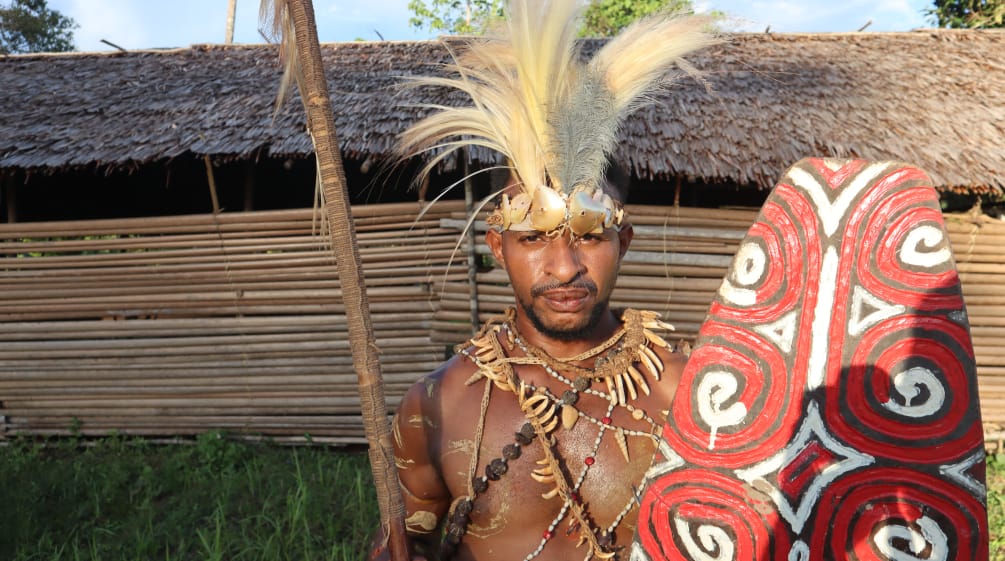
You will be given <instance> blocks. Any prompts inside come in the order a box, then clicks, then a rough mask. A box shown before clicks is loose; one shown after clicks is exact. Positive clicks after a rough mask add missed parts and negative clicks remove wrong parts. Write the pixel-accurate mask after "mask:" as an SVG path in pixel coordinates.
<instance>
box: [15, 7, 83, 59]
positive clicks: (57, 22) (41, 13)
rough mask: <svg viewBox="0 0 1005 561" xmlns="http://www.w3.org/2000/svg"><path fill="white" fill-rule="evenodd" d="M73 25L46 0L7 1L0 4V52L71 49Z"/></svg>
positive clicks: (73, 23) (75, 24)
mask: <svg viewBox="0 0 1005 561" xmlns="http://www.w3.org/2000/svg"><path fill="white" fill-rule="evenodd" d="M76 27H77V23H76V22H75V21H73V19H72V18H70V17H67V16H64V15H63V14H61V13H59V12H57V11H56V10H50V9H49V5H48V3H47V1H46V0H11V1H10V2H7V3H4V4H0V54H16V53H43V52H65V51H72V50H74V49H75V47H74V45H73V30H74V29H75V28H76Z"/></svg>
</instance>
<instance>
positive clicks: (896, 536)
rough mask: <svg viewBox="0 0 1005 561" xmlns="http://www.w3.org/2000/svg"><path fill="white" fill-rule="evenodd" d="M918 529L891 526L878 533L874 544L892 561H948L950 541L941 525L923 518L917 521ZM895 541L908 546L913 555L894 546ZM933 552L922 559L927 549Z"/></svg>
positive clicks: (873, 540)
mask: <svg viewBox="0 0 1005 561" xmlns="http://www.w3.org/2000/svg"><path fill="white" fill-rule="evenodd" d="M916 524H917V525H918V529H915V528H912V527H909V526H901V525H893V524H890V525H888V526H884V527H883V528H880V529H879V531H877V532H876V533H875V534H874V535H873V537H872V542H873V544H874V545H875V546H876V549H877V550H879V552H880V553H881V554H882V555H885V556H886V557H887V558H888V559H889V560H890V561H922V560H924V561H947V560H948V559H949V540H948V539H946V534H945V533H944V532H943V531H942V529H941V528H939V523H938V522H936V521H934V520H932V519H931V518H929V517H927V516H923V517H921V518H919V519H918V520H917V521H916ZM894 540H897V541H898V542H900V543H904V544H907V546H908V547H909V548H910V549H911V552H912V553H915V554H917V555H911V554H910V553H907V552H905V551H902V550H900V549H898V548H897V547H895V546H894ZM929 547H931V550H930V551H929V553H928V554H927V555H925V557H920V555H921V553H922V552H923V551H925V549H927V548H929Z"/></svg>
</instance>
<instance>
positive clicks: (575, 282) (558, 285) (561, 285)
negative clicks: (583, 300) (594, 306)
mask: <svg viewBox="0 0 1005 561" xmlns="http://www.w3.org/2000/svg"><path fill="white" fill-rule="evenodd" d="M568 288H579V289H583V290H586V291H588V292H589V293H590V294H596V292H597V285H596V283H594V282H593V281H591V280H590V279H587V278H583V277H576V278H574V279H572V280H571V281H569V282H552V283H548V284H541V285H537V286H535V287H532V288H531V289H530V295H531V296H532V297H535V298H536V297H538V296H541V295H542V294H544V293H545V292H549V291H551V290H561V289H568Z"/></svg>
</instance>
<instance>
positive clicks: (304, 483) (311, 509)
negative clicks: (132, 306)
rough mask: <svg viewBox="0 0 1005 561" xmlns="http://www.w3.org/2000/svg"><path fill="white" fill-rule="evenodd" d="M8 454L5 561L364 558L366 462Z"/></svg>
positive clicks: (2, 451) (991, 498)
mask: <svg viewBox="0 0 1005 561" xmlns="http://www.w3.org/2000/svg"><path fill="white" fill-rule="evenodd" d="M87 444H88V445H87V446H83V445H82V442H81V441H79V440H77V439H63V440H53V441H48V442H41V441H38V440H31V439H15V440H14V441H12V442H11V443H10V445H8V446H3V447H0V477H3V480H2V482H0V560H4V561H7V560H10V561H29V560H32V561H35V560H38V561H42V560H46V561H49V560H67V561H84V560H86V561H98V560H101V561H120V560H121V561H145V560H148V559H149V560H164V561H170V560H179V561H181V560H186V561H187V560H193V561H195V560H198V561H223V560H227V561H243V560H249V561H250V560H262V561H270V560H275V561H280V560H282V561H294V560H319V561H320V560H336V561H347V560H358V561H362V560H363V559H365V558H366V553H367V549H368V547H369V539H370V535H371V533H372V531H373V529H374V528H375V527H376V524H377V518H378V515H377V505H376V497H375V496H374V489H373V484H372V480H371V478H370V471H369V465H368V464H367V457H366V455H365V454H362V453H354V452H349V451H346V450H342V449H339V450H333V449H330V448H323V447H299V448H292V447H283V446H276V445H269V444H264V443H249V442H242V441H234V440H228V439H226V438H222V437H221V435H219V434H216V433H211V434H207V435H203V436H201V437H199V438H198V439H197V440H196V441H195V442H194V444H193V445H190V446H189V445H155V444H151V443H149V442H147V441H144V440H142V439H125V438H121V437H116V438H107V439H102V440H99V441H95V442H91V443H87ZM988 515H989V519H990V529H991V560H992V561H1005V455H999V456H998V457H996V458H989V462H988Z"/></svg>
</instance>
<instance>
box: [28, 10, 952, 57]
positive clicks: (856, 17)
mask: <svg viewBox="0 0 1005 561" xmlns="http://www.w3.org/2000/svg"><path fill="white" fill-rule="evenodd" d="M693 4H694V6H695V8H696V11H709V10H717V11H720V12H723V13H725V14H726V15H727V17H728V20H727V24H726V25H725V26H724V27H725V28H726V29H728V30H734V31H758V32H760V31H764V30H765V29H767V28H769V26H770V30H771V31H773V32H844V31H857V30H858V29H860V28H861V27H862V26H864V25H866V24H867V23H868V24H869V25H868V27H867V28H866V30H867V31H909V30H911V29H916V28H921V27H931V26H932V24H931V23H930V21H929V20H928V18H927V17H926V16H925V14H924V11H925V9H926V8H929V7H931V6H932V4H933V3H932V1H931V0H840V1H839V0H694V2H693ZM48 5H49V8H51V9H53V10H57V11H59V12H60V13H62V14H63V15H66V16H69V17H71V18H73V19H74V20H75V21H76V22H77V24H78V25H79V27H78V28H77V29H76V30H75V31H74V42H75V44H76V45H77V49H78V50H80V51H108V50H112V49H113V48H114V47H111V46H109V45H107V44H105V43H103V42H102V39H104V40H106V41H109V42H111V43H114V44H116V45H118V46H120V47H122V48H124V49H129V50H132V49H152V48H172V47H188V46H190V45H194V44H201V43H223V42H224V40H225V37H226V27H227V5H228V0H171V1H163V0H49V2H48ZM258 5H259V1H258V0H237V13H236V16H235V18H234V20H235V21H234V42H235V43H262V42H264V39H263V38H262V36H261V34H260V33H259V31H258ZM314 12H315V19H316V21H317V26H318V36H319V38H320V40H321V41H322V42H329V41H354V40H357V39H363V40H380V39H382V38H383V39H386V40H418V39H429V38H432V37H433V36H434V35H433V34H431V33H429V32H428V31H420V30H416V29H414V28H411V27H409V24H408V19H409V17H410V16H411V12H410V11H409V10H408V0H314Z"/></svg>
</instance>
